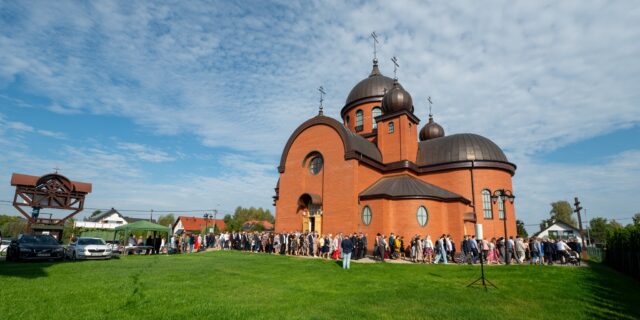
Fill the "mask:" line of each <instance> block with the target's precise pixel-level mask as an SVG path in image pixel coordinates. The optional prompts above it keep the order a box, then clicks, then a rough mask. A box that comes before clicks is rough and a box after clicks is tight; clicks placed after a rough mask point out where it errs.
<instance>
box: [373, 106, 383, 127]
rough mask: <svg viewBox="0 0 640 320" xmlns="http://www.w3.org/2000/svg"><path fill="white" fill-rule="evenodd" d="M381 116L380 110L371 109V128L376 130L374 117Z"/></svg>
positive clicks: (376, 125)
mask: <svg viewBox="0 0 640 320" xmlns="http://www.w3.org/2000/svg"><path fill="white" fill-rule="evenodd" d="M380 115H382V109H380V108H378V107H374V108H373V109H371V127H372V128H374V129H376V128H377V127H378V124H377V123H376V117H377V116H380Z"/></svg>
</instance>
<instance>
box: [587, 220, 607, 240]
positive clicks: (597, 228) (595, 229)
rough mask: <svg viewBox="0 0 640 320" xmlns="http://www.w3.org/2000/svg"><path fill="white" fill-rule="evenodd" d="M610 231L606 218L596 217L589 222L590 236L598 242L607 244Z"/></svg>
mask: <svg viewBox="0 0 640 320" xmlns="http://www.w3.org/2000/svg"><path fill="white" fill-rule="evenodd" d="M608 230H609V222H608V221H607V219H605V218H601V217H596V218H593V219H591V221H589V234H590V235H591V237H593V238H594V239H595V240H596V241H597V242H605V241H606V240H607V232H608Z"/></svg>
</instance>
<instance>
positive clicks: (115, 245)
mask: <svg viewBox="0 0 640 320" xmlns="http://www.w3.org/2000/svg"><path fill="white" fill-rule="evenodd" d="M107 244H108V245H109V246H110V247H111V253H113V254H122V248H123V247H122V244H121V243H120V240H107Z"/></svg>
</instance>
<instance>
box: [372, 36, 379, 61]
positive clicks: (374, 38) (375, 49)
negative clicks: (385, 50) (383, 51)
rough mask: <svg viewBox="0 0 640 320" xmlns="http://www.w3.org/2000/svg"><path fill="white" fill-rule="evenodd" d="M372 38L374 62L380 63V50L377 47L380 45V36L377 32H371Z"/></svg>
mask: <svg viewBox="0 0 640 320" xmlns="http://www.w3.org/2000/svg"><path fill="white" fill-rule="evenodd" d="M371 38H372V39H373V62H374V63H378V50H377V47H376V45H377V44H378V35H377V34H376V32H375V31H374V32H371Z"/></svg>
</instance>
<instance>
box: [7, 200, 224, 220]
mask: <svg viewBox="0 0 640 320" xmlns="http://www.w3.org/2000/svg"><path fill="white" fill-rule="evenodd" d="M0 205H3V206H8V207H13V201H10V200H0ZM84 210H94V211H95V210H100V211H108V210H111V208H84ZM117 210H118V212H131V213H134V212H140V214H135V213H134V214H131V215H145V216H146V215H148V214H149V212H151V211H153V212H159V213H187V212H213V211H216V210H217V211H218V213H223V212H222V211H227V210H220V209H191V210H185V209H180V210H156V209H148V210H144V209H117Z"/></svg>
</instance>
